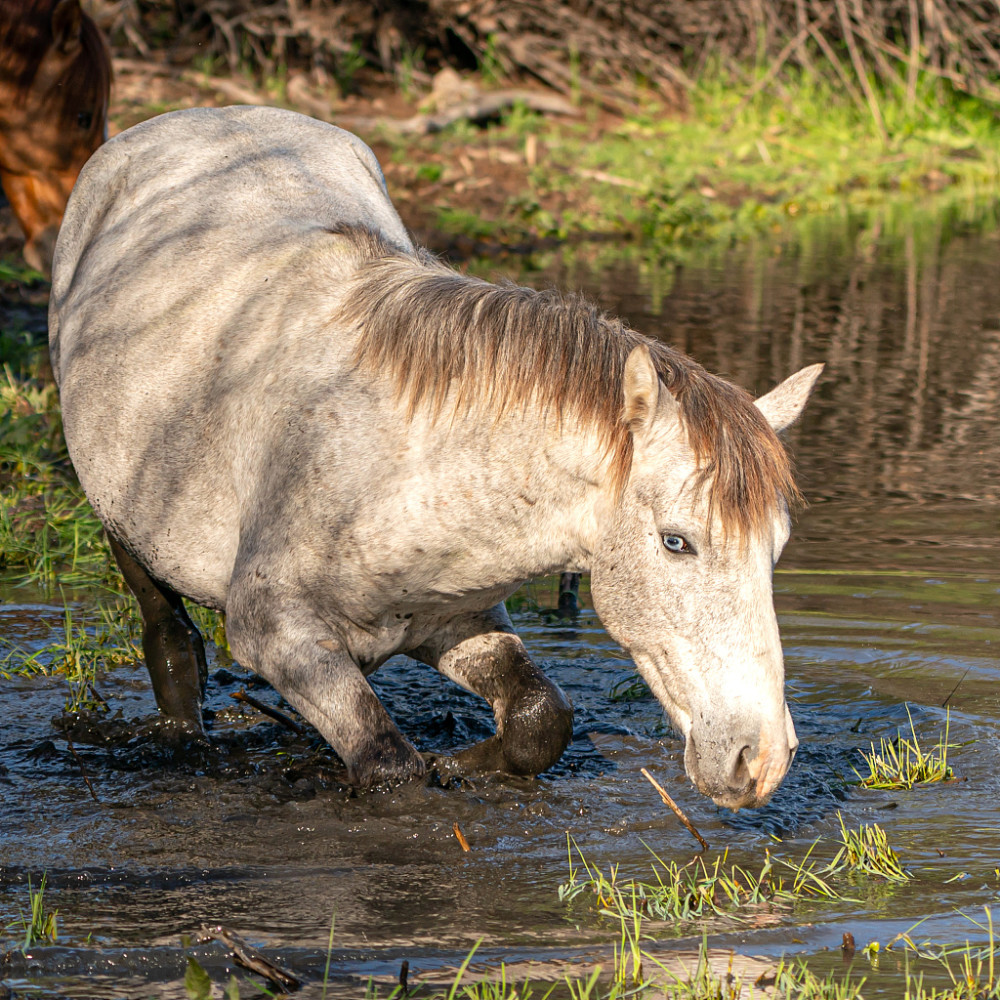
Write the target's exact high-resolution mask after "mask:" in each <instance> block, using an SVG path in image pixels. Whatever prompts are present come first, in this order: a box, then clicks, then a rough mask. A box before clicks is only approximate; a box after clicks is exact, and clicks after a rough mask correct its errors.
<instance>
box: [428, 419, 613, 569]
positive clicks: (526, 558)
mask: <svg viewBox="0 0 1000 1000" xmlns="http://www.w3.org/2000/svg"><path fill="white" fill-rule="evenodd" d="M418 423H419V418H418ZM413 430H414V431H415V432H416V433H428V434H429V435H431V437H432V438H437V444H436V445H435V446H434V447H433V448H432V449H430V451H429V452H428V454H427V456H426V461H427V464H426V466H425V471H426V473H427V475H428V481H427V482H426V483H425V484H424V486H423V489H422V490H421V492H423V493H424V501H425V502H426V503H431V504H437V505H439V506H438V510H437V512H436V515H437V517H438V518H439V523H440V526H441V529H443V531H444V537H443V538H441V539H440V540H441V542H442V544H443V545H444V546H445V547H451V548H454V547H456V544H460V545H461V547H462V549H463V550H464V558H465V559H466V560H467V561H468V562H469V564H470V568H471V566H473V565H475V566H476V567H477V568H476V569H475V570H474V571H473V572H474V573H482V574H484V577H483V579H486V578H490V579H491V581H492V582H494V583H497V584H501V583H505V582H516V581H518V580H521V579H527V578H530V577H533V576H539V575H543V574H546V573H552V572H559V571H562V570H581V569H586V568H588V566H589V558H590V555H591V553H592V551H593V548H594V545H595V543H596V539H597V535H598V522H599V519H600V512H601V509H602V505H603V504H604V503H605V502H606V495H607V487H606V486H605V485H604V483H605V482H606V465H607V461H606V458H605V457H604V454H603V448H602V446H601V444H600V442H599V441H598V440H597V437H596V435H594V434H592V433H589V432H586V431H582V430H580V429H579V428H577V427H575V426H574V425H573V424H572V423H571V422H570V421H568V420H567V421H564V422H560V421H558V420H556V419H555V418H554V417H552V416H549V417H548V418H545V419H542V418H541V417H539V416H538V415H537V414H532V413H530V412H525V413H519V414H517V415H512V416H509V417H507V418H504V419H503V420H502V421H500V422H499V423H494V422H493V421H492V420H491V419H490V418H489V417H487V416H482V415H478V414H471V415H469V416H467V417H463V418H459V419H458V420H456V421H455V422H454V423H451V424H450V426H448V421H447V420H444V421H438V422H435V424H434V425H433V426H429V427H427V428H426V429H421V428H419V427H414V428H413Z"/></svg>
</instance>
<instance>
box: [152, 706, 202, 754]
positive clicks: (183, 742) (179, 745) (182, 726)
mask: <svg viewBox="0 0 1000 1000" xmlns="http://www.w3.org/2000/svg"><path fill="white" fill-rule="evenodd" d="M147 732H148V734H149V735H150V736H151V737H152V738H153V739H155V740H156V741H157V742H159V743H162V744H164V745H165V746H169V747H172V748H174V749H177V750H185V749H191V750H199V751H201V750H204V749H205V748H206V747H210V746H211V745H212V743H211V741H210V740H209V738H208V734H207V733H206V732H205V727H204V726H203V725H202V724H201V723H200V722H197V723H196V722H191V721H189V720H187V719H171V718H169V717H168V716H165V715H160V716H157V717H156V719H155V720H153V721H152V722H151V723H150V724H149V726H148V729H147Z"/></svg>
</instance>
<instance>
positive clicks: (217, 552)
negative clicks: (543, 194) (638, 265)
mask: <svg viewBox="0 0 1000 1000" xmlns="http://www.w3.org/2000/svg"><path fill="white" fill-rule="evenodd" d="M50 330H51V334H50V339H51V354H52V364H53V369H54V371H55V373H56V377H57V380H58V382H59V388H60V394H61V398H62V407H63V419H64V426H65V431H66V440H67V443H68V445H69V450H70V455H71V457H72V459H73V463H74V465H75V466H76V470H77V472H78V474H79V477H80V482H81V483H82V485H83V488H84V489H85V491H86V493H87V496H88V497H89V498H90V501H91V503H92V504H93V506H94V509H95V510H96V511H97V513H98V515H99V517H100V518H101V520H102V521H103V523H104V525H105V528H106V529H107V533H108V537H109V539H110V541H111V546H112V549H113V551H114V554H115V557H116V559H117V560H118V563H119V566H120V567H121V570H122V573H123V574H124V577H125V580H126V582H127V583H128V585H129V587H130V588H131V589H132V591H133V592H134V593H135V595H136V597H137V598H138V601H139V606H140V609H141V611H142V616H143V622H144V640H143V648H144V652H145V657H146V662H147V666H148V668H149V671H150V675H151V677H152V683H153V689H154V692H155V695H156V699H157V704H158V706H159V709H160V711H161V713H162V714H164V715H165V716H167V717H169V718H171V719H174V720H177V721H178V723H179V725H180V726H182V727H186V729H187V730H189V731H192V732H193V733H194V734H196V735H199V734H201V735H203V730H202V716H201V704H202V697H203V687H204V682H205V655H204V649H203V646H202V642H201V638H200V636H199V635H198V633H197V630H196V629H195V628H194V627H193V625H192V624H191V622H190V620H189V618H188V616H187V614H186V613H185V610H184V607H183V605H182V602H181V597H182V596H183V597H186V598H189V599H190V600H192V601H194V602H197V603H199V604H202V605H206V606H208V607H211V608H216V609H219V610H222V611H224V612H225V615H226V630H227V635H228V638H229V642H230V645H231V648H232V651H233V654H234V656H235V657H236V658H237V659H238V660H239V662H240V663H242V664H243V665H245V666H247V667H249V668H251V669H253V670H254V671H256V672H257V673H258V674H259V675H261V676H262V677H264V678H266V679H267V680H268V681H269V682H270V683H271V684H273V685H274V687H275V688H276V689H277V690H278V691H279V692H280V693H281V694H282V695H283V696H284V697H285V698H286V699H287V700H288V701H289V702H290V703H291V704H292V705H294V706H295V708H296V709H297V710H298V711H299V712H300V713H301V714H302V715H303V716H304V717H305V718H306V719H308V720H309V721H310V722H311V723H312V724H313V725H314V726H316V728H317V729H318V730H319V731H320V732H321V733H322V734H323V736H324V737H325V739H326V740H327V741H328V742H329V743H330V745H331V746H332V747H333V748H334V750H335V751H336V752H337V753H338V754H339V755H340V757H341V758H342V759H343V761H344V762H345V764H346V766H347V769H348V775H349V778H350V780H351V781H352V782H353V783H356V784H357V785H359V786H368V785H372V784H376V783H383V782H398V781H404V780H408V779H411V778H414V777H417V776H419V775H421V774H423V773H424V771H425V768H426V763H425V760H424V759H423V757H422V756H421V755H420V754H419V753H418V752H417V750H416V749H415V747H414V746H413V745H412V744H411V743H410V742H409V741H408V740H407V739H406V738H405V737H404V736H403V735H402V733H401V732H400V730H399V729H398V728H397V726H396V724H395V723H394V722H393V720H392V719H391V718H390V717H389V715H388V713H387V712H386V710H385V708H384V707H383V706H382V704H381V703H380V702H379V700H378V698H377V697H376V695H375V694H374V692H373V691H372V689H371V687H370V686H369V684H368V682H367V680H366V676H367V675H368V674H370V673H371V672H372V671H374V670H376V669H377V668H378V667H379V665H380V664H382V663H383V662H384V661H385V660H386V659H387V658H388V657H390V656H392V655H393V654H396V653H405V654H407V655H409V656H411V657H413V658H414V659H417V660H420V661H423V662H424V663H427V664H430V665H431V666H432V667H435V668H437V670H438V671H440V672H441V673H442V674H444V675H445V676H446V677H448V678H450V679H451V680H453V681H455V682H456V683H457V684H459V685H461V686H462V687H464V688H466V689H467V690H469V691H472V692H475V693H477V694H479V695H481V696H482V697H484V698H485V699H486V700H487V701H488V702H489V704H490V705H491V707H492V709H493V712H494V715H495V718H496V735H495V736H493V737H491V738H490V739H488V740H486V741H484V742H483V743H480V744H477V745H476V746H474V747H471V748H468V749H466V750H465V751H463V752H462V753H460V754H459V755H458V760H459V762H460V763H461V765H462V766H468V767H476V768H492V769H498V770H502V771H506V772H510V773H516V774H537V773H539V772H541V771H543V770H545V769H546V768H548V767H550V766H551V765H552V764H553V763H554V762H555V761H556V760H558V758H559V757H560V755H561V754H562V753H563V751H564V750H565V748H566V746H567V745H568V743H569V741H570V740H571V738H572V706H571V705H570V703H569V701H568V699H567V698H566V697H565V695H564V694H563V693H562V692H561V691H560V690H559V688H558V687H557V686H556V685H555V684H554V683H553V682H552V681H550V680H549V679H548V678H547V677H546V676H545V675H544V674H543V673H542V672H541V671H540V670H539V669H538V668H537V667H536V666H535V665H534V663H532V661H531V659H530V658H529V657H528V655H527V653H526V651H525V648H524V646H523V644H522V643H521V641H520V639H519V638H518V637H517V636H516V635H515V633H514V631H513V628H512V626H511V622H510V619H509V617H508V615H507V612H506V610H505V608H504V604H503V601H504V599H505V598H506V597H507V596H508V595H510V594H511V593H512V592H513V591H514V590H515V589H516V588H517V587H518V586H520V585H521V584H522V583H523V582H524V581H525V580H529V579H531V578H533V577H538V576H541V575H544V574H550V573H577V572H583V571H589V572H590V573H591V590H592V595H593V601H594V606H595V609H596V610H597V613H598V615H599V616H600V618H601V620H602V622H603V624H604V626H605V627H606V629H607V631H608V632H609V633H610V635H611V636H612V637H613V638H614V639H615V640H616V641H617V642H619V643H620V644H621V645H622V646H623V648H624V649H625V650H626V651H628V652H629V653H630V654H631V656H632V657H633V659H634V661H635V664H636V666H637V668H638V670H639V672H640V673H641V675H642V676H643V678H645V680H646V681H647V683H648V684H649V686H650V687H651V689H652V691H653V692H654V694H655V695H656V697H657V698H658V699H659V701H660V702H661V704H662V705H663V707H664V709H665V710H666V712H667V714H668V715H669V716H670V718H671V720H672V721H673V723H674V725H675V726H676V728H677V729H678V730H679V731H680V732H681V733H682V734H683V736H684V738H685V741H686V746H685V755H684V763H685V768H686V770H687V773H688V775H689V776H690V777H691V779H692V780H693V781H694V782H695V783H696V785H697V786H698V788H700V789H701V790H702V791H703V792H704V793H705V794H707V795H710V796H711V797H712V798H713V799H714V800H715V801H716V802H718V803H720V804H723V805H726V806H729V807H731V808H738V807H740V806H754V805H760V804H761V803H763V802H765V801H766V800H767V798H768V797H769V796H770V795H771V793H772V792H773V790H774V789H775V788H776V787H777V786H778V784H779V783H780V781H781V779H782V777H783V776H784V774H785V772H786V770H787V768H788V766H789V763H790V761H791V759H792V756H793V754H794V751H795V747H796V745H797V740H796V737H795V731H794V727H793V725H792V721H791V717H790V715H789V713H788V709H787V707H786V704H785V698H784V667H783V662H782V653H781V645H780V641H779V637H778V628H777V623H776V620H775V614H774V607H773V599H772V593H771V580H772V572H773V567H774V564H775V561H776V560H777V558H778V556H779V554H780V552H781V549H782V547H783V545H784V543H785V541H786V539H787V537H788V531H789V509H790V507H792V506H794V504H795V503H796V501H797V499H798V491H797V490H796V487H795V484H794V481H793V479H792V475H791V471H790V466H789V461H788V458H787V456H786V453H785V451H784V448H783V447H782V445H781V444H780V442H779V441H778V438H777V436H776V433H775V432H776V431H780V430H781V429H782V428H784V427H786V426H787V425H788V424H790V423H791V422H792V421H794V420H795V419H796V418H797V417H798V415H799V413H800V411H801V409H802V407H803V406H804V404H805V401H806V398H807V396H808V394H809V391H810V389H811V388H812V385H813V383H814V381H815V379H816V377H817V376H818V375H819V371H820V368H821V366H820V365H813V366H812V367H810V368H806V369H803V370H802V371H800V372H799V373H798V374H796V375H793V376H791V377H790V378H789V379H787V380H786V381H785V382H783V383H782V384H781V385H780V386H778V387H777V388H776V389H774V390H773V391H771V392H770V393H768V394H767V395H766V396H764V397H762V398H760V399H758V400H756V401H754V400H753V399H752V398H751V397H750V396H749V395H748V394H747V393H746V392H744V391H743V390H742V389H739V388H738V387H736V386H734V385H732V384H730V383H728V382H726V381H724V380H723V379H721V378H718V377H716V376H713V375H710V374H708V373H707V372H706V371H705V370H704V369H703V368H701V367H700V366H699V365H697V364H696V363H695V362H693V361H692V360H691V359H689V358H687V357H686V356H684V355H683V354H681V353H679V352H677V351H675V350H673V349H671V348H670V347H668V346H666V345H664V344H662V343H658V342H655V341H652V340H650V339H648V338H645V337H643V336H641V335H640V334H638V333H636V332H635V331H633V330H631V329H628V328H627V327H625V326H624V325H623V324H622V323H620V322H618V321H615V320H613V319H610V318H608V317H607V316H605V315H603V314H602V313H600V312H599V311H598V310H597V309H595V308H594V307H593V306H592V305H591V304H589V303H587V302H586V301H584V300H582V299H579V298H575V297H564V296H561V295H559V294H558V293H555V292H535V291H532V290H530V289H526V288H519V287H515V286H512V285H508V286H505V285H494V284H491V283H488V282H485V281H481V280H478V279H476V278H471V277H467V276H464V275H462V274H459V273H457V272H455V271H453V270H451V269H449V268H448V267H445V266H444V265H442V264H441V263H440V262H439V261H437V260H436V259H435V258H433V257H432V256H431V255H429V254H428V253H426V252H424V251H422V250H420V249H418V248H416V247H415V246H414V245H413V243H412V241H411V239H410V237H409V235H408V234H407V231H406V229H405V227H404V226H403V224H402V222H401V221H400V219H399V216H398V215H397V213H396V210H395V208H394V207H393V205H392V203H391V201H390V200H389V197H388V194H387V192H386V187H385V181H384V179H383V176H382V172H381V170H380V168H379V165H378V163H377V161H376V159H375V157H374V155H373V154H372V152H371V150H370V149H368V147H367V146H365V145H364V143H362V142H361V141H360V140H359V139H358V138H356V137H355V136H353V135H351V134H350V133H348V132H345V131H343V130H341V129H338V128H336V127H334V126H331V125H327V124H324V123H321V122H318V121H314V120H312V119H310V118H306V117H304V116H302V115H298V114H294V113H292V112H288V111H281V110H276V109H268V108H246V107H233V108H224V109H221V110H216V109H194V110H188V111H178V112H174V113H171V114H167V115H163V116H161V117H158V118H155V119H152V120H151V121H147V122H144V123H142V124H141V125H137V126H135V127H134V128H131V129H128V130H127V131H126V132H123V133H122V134H121V135H119V136H117V137H115V138H114V139H112V140H111V141H110V142H108V143H107V144H105V145H104V146H102V147H101V148H100V149H99V150H98V151H97V152H96V153H95V154H94V156H93V158H92V159H91V160H90V162H89V163H88V164H87V166H86V168H85V169H84V170H83V172H82V174H81V176H80V180H79V182H78V184H77V186H76V188H75V190H74V192H73V195H72V198H71V200H70V204H69V208H68V211H67V213H66V217H65V221H64V223H63V227H62V231H61V234H60V236H59V240H58V245H57V248H56V254H55V262H54V269H53V285H52V299H51V312H50Z"/></svg>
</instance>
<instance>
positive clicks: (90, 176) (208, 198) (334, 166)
mask: <svg viewBox="0 0 1000 1000" xmlns="http://www.w3.org/2000/svg"><path fill="white" fill-rule="evenodd" d="M345 225H346V226H361V227H368V228H370V229H372V230H375V231H376V232H379V233H380V234H382V235H383V236H384V237H385V238H387V239H388V240H389V241H390V242H392V243H396V244H398V245H400V246H405V247H409V246H410V241H409V238H408V236H407V234H406V230H405V228H404V226H403V224H402V222H401V221H400V219H399V216H398V214H397V213H396V210H395V208H394V207H393V206H392V203H391V202H390V201H389V198H388V195H387V193H386V189H385V181H384V179H383V177H382V171H381V168H380V167H379V165H378V161H377V160H376V159H375V156H374V154H373V153H372V151H371V150H370V149H369V148H368V147H367V146H366V145H365V144H364V143H363V142H362V141H361V140H360V139H358V138H357V137H356V136H354V135H352V134H351V133H350V132H346V131H344V130H343V129H340V128H337V127H336V126H334V125H328V124H326V123H325V122H320V121H316V120H315V119H312V118H307V117H306V116H304V115H300V114H296V113H295V112H291V111H283V110H281V109H278V108H258V107H230V108H194V109H190V110H186V111H175V112H171V113H169V114H165V115H161V116H159V117H158V118H153V119H151V120H149V121H146V122H143V123H141V124H139V125H136V126H134V127H133V128H130V129H128V130H127V131H125V132H123V133H121V134H120V135H118V136H116V137H115V138H114V139H113V140H111V141H110V142H108V143H106V144H105V145H104V146H103V147H102V148H101V149H100V150H99V152H98V153H97V154H96V155H95V156H93V157H92V158H91V160H90V162H89V163H88V164H87V166H86V168H85V170H84V171H83V172H82V174H81V176H80V179H79V181H78V182H77V185H76V189H75V190H74V193H73V198H72V201H71V204H70V207H69V209H68V211H67V214H66V218H65V221H64V223H63V228H62V231H61V234H60V238H59V245H58V248H57V261H58V263H57V267H58V270H59V275H58V276H57V277H56V278H55V280H54V281H53V293H54V294H55V295H57V296H61V295H63V294H65V293H66V292H67V291H68V290H69V288H68V285H69V283H70V282H71V281H72V280H73V279H74V276H79V275H80V271H81V267H84V270H85V275H86V277H87V279H88V280H90V276H91V275H92V274H93V272H94V267H95V264H94V262H93V261H85V259H84V258H85V256H86V255H87V253H88V251H91V250H92V249H93V248H94V246H95V244H97V243H99V245H100V255H99V256H101V257H102V258H104V259H105V263H106V261H107V258H108V256H109V254H110V256H111V257H112V258H113V259H114V262H115V267H116V270H117V271H118V275H119V279H120V278H121V276H122V275H121V271H120V268H121V266H122V263H123V261H122V258H124V257H126V256H127V257H128V258H129V260H128V270H129V272H130V273H129V277H133V276H135V274H141V273H142V272H143V271H145V270H148V269H149V266H150V265H151V264H155V265H156V266H162V265H163V264H164V263H166V262H167V261H168V260H169V259H170V257H171V256H177V257H179V258H183V260H184V265H185V268H186V269H194V268H198V267H202V268H203V269H205V270H210V269H215V268H217V267H218V266H220V265H224V264H225V263H226V262H227V260H228V262H229V263H236V261H237V260H238V257H239V255H240V253H241V251H251V250H253V251H257V252H260V250H261V244H262V241H264V240H266V239H268V238H271V239H273V238H274V237H275V236H276V235H279V234H280V233H281V232H283V233H284V234H285V235H286V237H292V236H294V234H295V231H296V228H298V230H299V231H300V232H302V231H308V230H312V229H315V228H317V227H323V226H326V227H327V228H329V229H334V228H337V227H343V226H345ZM196 249H199V250H208V251H213V255H212V258H211V259H205V258H200V259H199V258H197V257H196V256H195V255H194V254H193V253H192V251H194V250H196Z"/></svg>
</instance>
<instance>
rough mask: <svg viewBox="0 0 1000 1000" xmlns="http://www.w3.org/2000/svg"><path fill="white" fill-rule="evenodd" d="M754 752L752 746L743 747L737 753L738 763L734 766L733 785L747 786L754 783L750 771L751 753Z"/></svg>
mask: <svg viewBox="0 0 1000 1000" xmlns="http://www.w3.org/2000/svg"><path fill="white" fill-rule="evenodd" d="M751 753H753V751H752V750H751V748H750V747H748V746H746V747H741V748H740V751H739V753H737V754H736V763H735V766H734V767H733V772H732V773H733V777H732V787H733V788H746V786H747V785H750V784H752V783H753V775H751V773H750V754H751Z"/></svg>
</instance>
